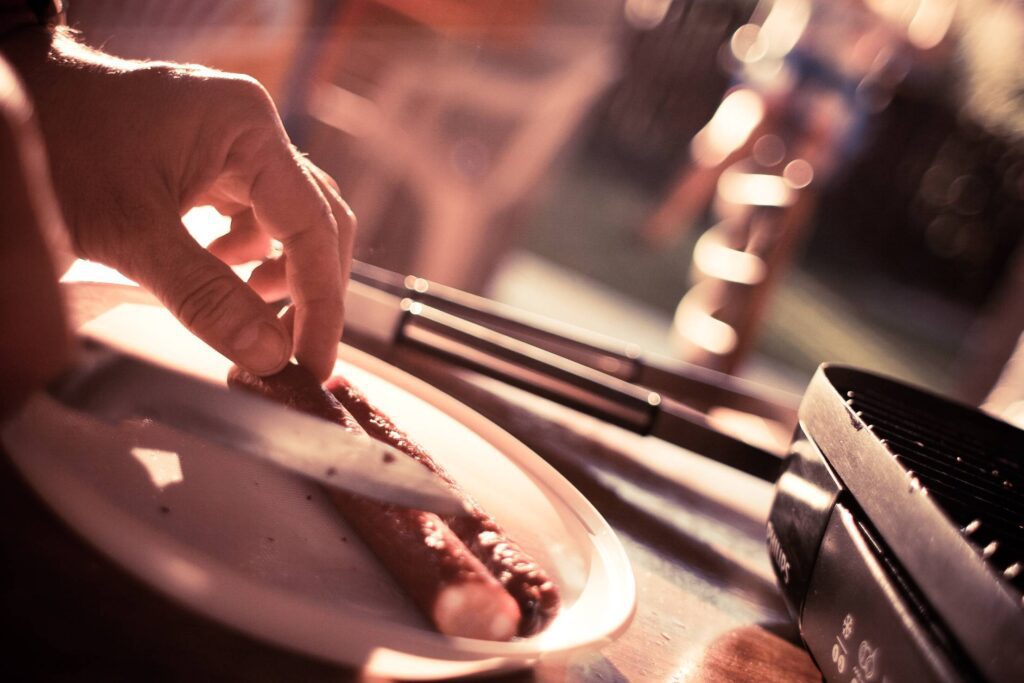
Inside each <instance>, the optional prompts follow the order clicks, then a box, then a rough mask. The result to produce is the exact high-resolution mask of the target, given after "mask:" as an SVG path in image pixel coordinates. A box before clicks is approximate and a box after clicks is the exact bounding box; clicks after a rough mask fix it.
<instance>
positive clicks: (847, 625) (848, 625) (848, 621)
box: [843, 614, 853, 638]
mask: <svg viewBox="0 0 1024 683" xmlns="http://www.w3.org/2000/svg"><path fill="white" fill-rule="evenodd" d="M852 635H853V615H852V614H847V615H846V616H845V617H843V638H849V637H850V636H852Z"/></svg>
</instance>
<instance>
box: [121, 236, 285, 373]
mask: <svg viewBox="0 0 1024 683" xmlns="http://www.w3.org/2000/svg"><path fill="white" fill-rule="evenodd" d="M141 243H142V244H143V245H145V246H144V247H143V249H144V252H145V253H143V254H141V255H138V254H137V255H135V257H134V258H132V259H130V261H131V262H132V263H133V264H134V266H135V267H134V268H133V269H132V270H133V272H132V273H129V276H130V277H133V278H134V279H136V280H137V281H138V282H139V283H140V284H142V285H143V286H144V287H146V288H147V289H149V290H150V291H151V292H153V294H154V295H156V297H157V298H158V299H160V301H161V302H163V304H164V305H165V306H167V308H168V309H169V310H170V311H171V313H173V314H174V315H175V316H176V317H177V318H178V320H180V321H181V322H182V324H184V325H185V326H186V327H187V328H188V329H189V330H191V331H192V333H193V334H195V335H196V336H197V337H199V338H200V339H202V340H203V341H205V342H206V343H207V344H209V345H210V346H212V347H213V348H214V349H216V350H217V351H219V352H220V353H221V354H222V355H224V356H226V357H227V358H229V359H230V360H231V361H233V362H234V363H236V364H238V365H239V366H241V367H242V368H244V369H245V370H248V371H250V372H253V373H255V374H257V375H269V374H273V373H275V372H277V371H278V370H280V369H281V368H283V367H284V366H285V364H286V363H287V362H288V359H289V358H290V357H291V339H290V337H289V335H288V332H287V331H286V330H285V327H284V325H283V324H282V323H281V322H280V321H279V320H278V319H277V317H276V316H275V315H274V312H273V310H271V308H270V306H268V305H267V304H266V303H264V302H263V300H262V299H261V298H260V297H259V296H258V295H257V294H256V293H255V292H253V291H252V290H251V289H250V288H249V287H248V286H247V285H246V284H245V283H244V282H242V280H240V279H239V278H238V276H237V275H235V273H234V271H232V270H231V269H230V268H229V267H228V266H226V265H225V264H224V263H223V262H222V261H220V260H219V259H217V258H216V257H215V256H213V255H212V254H210V252H208V251H207V250H206V249H204V248H202V247H201V246H199V244H197V243H196V242H195V240H193V239H192V237H191V236H190V235H188V233H187V232H186V231H185V229H184V227H183V226H181V224H180V222H179V223H178V226H177V229H172V230H168V231H166V232H161V233H160V234H159V237H158V238H156V239H148V240H141Z"/></svg>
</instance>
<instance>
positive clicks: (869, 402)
mask: <svg viewBox="0 0 1024 683" xmlns="http://www.w3.org/2000/svg"><path fill="white" fill-rule="evenodd" d="M846 398H847V401H846V403H847V405H848V406H849V407H850V409H851V410H853V411H854V413H855V414H856V415H857V416H858V417H860V419H861V420H862V421H863V422H864V423H865V424H866V425H867V426H868V428H869V429H871V430H872V432H873V433H874V434H875V436H877V437H878V438H879V439H880V440H881V441H882V443H883V444H884V445H885V446H886V448H888V450H889V452H890V453H892V456H893V458H894V459H895V460H896V461H897V462H898V463H899V464H900V465H901V466H902V467H903V468H904V469H905V470H906V471H907V473H908V477H909V478H910V481H911V485H912V486H920V487H921V488H922V489H924V490H925V491H926V492H927V495H928V497H929V499H930V500H932V501H933V502H934V503H935V504H936V505H937V506H938V507H939V508H940V509H941V510H942V511H943V512H944V513H945V514H946V515H947V516H949V518H950V519H951V520H952V521H953V522H954V523H955V524H956V525H957V526H958V527H959V528H960V530H961V533H962V534H963V536H964V538H965V539H966V540H967V541H968V542H970V543H971V545H972V546H973V547H974V548H975V549H976V550H977V552H978V553H979V554H980V555H981V557H982V558H984V560H985V561H986V562H987V563H988V565H989V566H990V567H991V568H992V570H993V571H994V572H995V573H996V574H998V575H999V576H1001V577H1002V578H1003V579H1004V580H1005V581H1006V582H1007V583H1008V584H1009V585H1010V586H1013V587H1014V588H1015V589H1016V590H1017V591H1018V592H1020V593H1024V462H1022V460H1024V438H1022V437H1021V436H1020V435H1019V434H1014V436H1017V438H1016V439H1007V438H1005V436H1006V433H1001V432H999V431H998V430H996V431H993V432H992V433H991V434H989V432H987V431H986V432H981V433H979V430H978V429H977V428H976V425H975V428H973V429H971V428H966V425H961V424H959V423H958V419H957V416H956V415H955V414H950V413H948V412H943V413H941V414H940V413H938V412H932V411H930V410H928V408H927V406H926V405H918V404H917V403H916V402H915V403H910V402H906V401H901V400H900V399H899V397H898V396H892V395H888V394H886V393H882V392H877V391H871V390H863V389H858V390H856V391H847V392H846ZM972 417H974V419H975V420H976V419H977V417H976V416H972ZM980 434H984V436H981V435H980Z"/></svg>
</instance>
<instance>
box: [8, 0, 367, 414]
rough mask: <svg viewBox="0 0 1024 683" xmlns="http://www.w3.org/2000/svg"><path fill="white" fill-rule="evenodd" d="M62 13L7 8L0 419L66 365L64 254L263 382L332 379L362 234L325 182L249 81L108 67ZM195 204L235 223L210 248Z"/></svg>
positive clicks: (35, 6) (113, 62) (169, 69)
mask: <svg viewBox="0 0 1024 683" xmlns="http://www.w3.org/2000/svg"><path fill="white" fill-rule="evenodd" d="M59 10H60V7H59V2H54V3H46V2H31V1H29V2H23V1H17V0H0V49H2V55H3V62H4V63H3V64H0V110H2V121H0V127H2V131H0V137H2V142H0V164H2V166H3V173H4V175H3V182H2V183H0V192H2V193H3V200H4V213H3V214H2V217H0V280H2V290H0V321H2V324H3V329H4V333H3V336H2V339H3V341H2V345H0V381H2V385H3V387H4V388H3V392H2V393H3V396H2V397H0V411H3V414H7V413H9V412H10V411H11V410H12V409H13V408H14V407H16V406H17V405H18V404H19V403H20V401H21V400H23V398H24V397H25V396H26V395H27V394H28V393H29V392H30V391H31V390H32V389H33V388H35V387H37V386H38V385H40V384H41V383H42V382H44V381H45V380H46V379H47V378H48V377H50V376H52V375H53V374H54V373H55V372H57V371H59V369H60V368H61V367H62V365H63V364H64V363H65V362H66V361H67V359H68V357H69V354H70V348H69V343H68V332H67V327H66V323H65V321H64V319H63V314H62V311H61V304H60V295H59V291H58V287H57V284H56V279H57V277H58V276H59V274H60V273H61V272H62V269H63V267H64V266H66V265H67V263H68V260H67V258H66V257H62V255H61V254H60V252H62V251H67V250H64V249H61V248H60V243H61V242H62V241H64V242H65V243H66V244H67V245H69V246H70V250H71V251H73V252H74V254H75V255H77V256H80V257H83V258H88V259H92V260H95V261H99V262H102V263H105V264H107V265H110V266H113V267H114V268H116V269H118V270H119V271H121V272H122V273H123V274H124V275H126V276H127V277H129V278H131V279H133V280H135V281H137V282H139V283H140V284H142V285H143V286H145V287H146V288H147V289H149V290H150V291H151V292H153V294H154V295H156V296H157V298H159V299H160V300H161V301H162V302H163V303H164V304H165V305H166V306H167V307H168V309H169V310H170V311H171V312H172V313H174V314H175V315H176V316H177V317H178V318H179V319H180V320H181V322H182V323H183V324H185V325H186V326H187V327H188V328H189V329H190V330H191V331H192V332H193V333H195V334H196V335H197V336H198V337H200V338H201V339H203V340H204V341H205V342H207V343H208V344H209V345H210V346H212V347H213V348H214V349H216V350H217V351H219V352H220V353H222V354H223V355H225V356H227V357H228V358H229V359H231V360H232V361H234V362H236V363H237V364H239V365H241V366H242V367H244V368H247V369H249V370H251V371H253V372H256V373H258V374H270V373H273V372H275V371H277V370H279V369H280V368H281V367H283V366H284V364H285V363H286V362H288V360H289V358H290V357H291V356H293V355H294V356H295V357H296V359H297V360H298V361H299V362H300V363H302V364H303V365H305V366H307V367H308V368H310V370H312V371H313V372H314V373H315V374H316V375H317V376H319V377H321V378H326V376H327V375H328V374H329V372H330V370H331V368H332V367H333V364H334V359H335V354H336V351H335V349H336V346H337V343H338V340H339V338H340V334H341V327H342V320H343V304H342V299H343V294H344V288H345V284H346V282H347V278H348V269H349V262H350V259H351V244H352V235H353V230H354V225H355V224H354V217H353V216H352V214H351V212H350V211H349V209H348V207H347V205H346V204H345V203H344V201H343V200H342V199H341V197H340V196H339V195H338V191H337V187H336V185H335V183H334V181H333V180H332V179H331V178H330V177H328V176H327V175H326V174H325V173H324V172H323V171H321V170H320V169H319V168H317V167H316V166H315V165H313V164H312V163H311V162H309V161H308V160H307V159H305V158H304V157H303V156H301V155H300V154H299V153H298V152H297V151H296V150H295V149H294V148H293V147H292V146H291V144H290V143H289V140H288V136H287V134H286V133H285V131H284V128H283V126H282V124H281V121H280V118H279V117H278V114H277V110H276V109H275V107H274V104H273V102H272V101H271V99H270V97H269V95H268V94H267V92H266V90H265V89H263V88H262V86H260V84H259V83H258V82H256V81H255V80H253V79H252V78H249V77H246V76H241V75H237V74H229V73H224V72H219V71H215V70H212V69H208V68H205V67H202V66H197V65H186V64H176V63H170V62H143V61H131V60H125V59H120V58H116V57H112V56H110V55H107V54H105V53H103V52H100V51H98V50H95V49H92V48H89V47H87V46H85V45H83V44H81V43H79V42H77V41H76V40H75V37H74V35H73V34H72V33H70V32H69V31H67V30H66V29H65V28H63V27H61V26H59V25H58V24H59V23H60V19H59ZM19 79H20V83H19ZM44 146H45V152H44V151H43V147H44ZM47 167H49V171H47ZM200 205H212V206H214V207H215V208H216V209H217V210H218V211H220V212H221V213H222V214H224V215H227V216H230V217H231V230H230V232H229V233H228V234H226V235H224V236H223V237H221V238H219V239H218V240H215V241H214V242H213V243H211V244H210V246H209V249H208V250H207V249H203V248H202V247H200V246H199V245H198V244H197V243H196V242H195V240H193V239H192V237H191V236H190V235H189V234H188V233H187V231H186V230H185V228H184V226H183V225H182V223H181V216H182V215H183V214H184V213H186V212H187V211H188V210H189V209H191V208H192V207H195V206H200ZM62 234H66V237H64V238H61V235H62ZM274 239H276V240H279V241H280V243H281V245H282V247H283V254H282V255H281V256H280V257H277V258H273V257H272V256H271V255H272V254H273V249H272V247H273V242H272V240H274ZM251 260H262V261H263V263H262V264H261V265H259V266H258V267H257V268H256V269H255V270H254V271H253V274H252V276H251V277H250V279H249V281H248V282H247V283H246V282H243V281H242V280H240V279H239V278H238V277H237V276H236V275H235V274H234V272H233V271H232V270H231V269H230V267H229V264H237V263H243V262H247V261H251ZM284 295H290V297H291V298H292V300H293V301H294V312H293V314H292V315H289V316H286V317H285V318H284V319H279V318H278V317H277V316H276V315H275V312H274V311H273V310H272V309H271V307H269V306H268V305H267V304H266V303H265V302H264V299H266V300H274V299H278V298H280V297H282V296H284Z"/></svg>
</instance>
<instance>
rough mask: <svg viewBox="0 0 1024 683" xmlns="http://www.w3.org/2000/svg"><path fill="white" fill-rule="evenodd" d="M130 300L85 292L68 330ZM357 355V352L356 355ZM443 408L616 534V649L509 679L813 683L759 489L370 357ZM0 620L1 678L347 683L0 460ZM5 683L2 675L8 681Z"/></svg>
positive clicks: (417, 368)
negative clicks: (489, 435)
mask: <svg viewBox="0 0 1024 683" xmlns="http://www.w3.org/2000/svg"><path fill="white" fill-rule="evenodd" d="M114 292H116V298H117V299H118V300H124V299H125V297H126V296H127V297H128V298H131V299H135V300H138V301H145V300H147V299H148V296H147V295H145V294H144V293H143V292H136V293H134V294H131V295H126V294H125V293H124V290H120V289H118V290H115V289H110V290H108V291H106V292H104V291H103V290H102V288H101V289H100V290H95V291H92V292H90V293H89V294H88V295H87V296H84V297H79V298H78V299H77V300H76V301H74V302H73V305H72V311H73V314H74V317H75V318H77V319H78V320H83V319H88V318H90V317H93V316H95V315H96V314H98V313H99V312H100V311H102V310H103V309H105V308H107V307H109V306H110V305H111V304H112V303H114V301H113V300H112V298H111V297H112V296H113V295H114V294H113V293H114ZM363 346H366V345H365V344H363ZM370 350H373V351H376V352H378V353H379V355H382V356H384V357H386V358H387V359H388V360H390V361H391V362H393V363H395V364H396V365H399V366H400V367H403V368H405V369H407V370H409V371H411V372H414V373H415V374H418V375H420V376H422V377H424V378H425V379H427V380H428V381H430V382H431V383H433V384H435V385H437V386H438V387H439V388H441V389H443V390H445V391H448V392H449V393H452V394H454V395H456V396H457V397H458V398H460V399H461V400H463V401H464V402H466V403H468V404H469V405H471V406H473V407H474V408H475V409H477V410H478V411H480V412H481V413H482V414H484V415H485V416H487V417H489V418H491V419H492V420H494V421H496V422H497V423H498V424H500V425H501V426H503V427H504V428H505V429H507V430H508V431H510V432H511V433H512V434H514V435H516V436H517V437H518V438H520V439H521V440H522V441H524V443H526V444H527V445H528V446H530V447H531V448H533V449H534V450H535V451H536V452H537V453H539V454H540V455H542V456H543V457H545V458H546V459H547V460H548V461H549V462H551V464H552V465H554V466H555V467H556V468H557V469H558V470H559V471H560V472H561V473H562V474H563V475H564V476H565V477H567V478H568V479H569V480H570V481H572V482H573V484H574V485H575V486H576V487H577V488H578V489H579V490H580V491H581V492H582V493H583V494H584V495H586V496H587V498H588V499H590V501H591V502H592V503H593V504H594V505H595V506H596V507H597V509H598V510H599V511H600V512H601V513H602V514H603V515H604V517H605V518H606V519H607V520H608V521H609V523H611V525H612V526H613V527H614V528H615V530H616V532H617V533H618V534H619V536H620V538H621V540H622V542H623V544H624V546H625V548H626V551H627V553H628V554H629V557H630V559H631V561H632V563H633V567H634V571H635V573H636V578H637V584H638V607H637V613H636V617H635V619H634V621H633V623H632V624H631V626H630V627H629V629H628V630H627V631H626V632H625V633H624V634H623V635H622V636H621V637H620V638H619V639H617V640H616V641H614V642H611V643H608V644H606V645H604V646H603V647H599V648H595V649H593V650H590V651H586V652H584V653H582V654H575V655H572V656H570V657H568V658H566V659H555V660H552V661H548V660H543V661H542V662H541V663H540V664H539V665H537V666H536V667H535V668H534V669H532V670H529V671H522V672H516V673H513V674H505V675H503V676H501V677H500V680H509V681H525V680H536V681H591V680H593V681H605V682H614V681H751V682H753V681H757V682H759V683H760V682H764V681H795V682H799V681H818V680H820V678H821V677H820V674H819V673H818V671H817V669H816V668H815V666H814V664H813V662H812V661H811V659H810V657H809V656H808V654H807V653H806V651H805V650H804V649H803V648H802V647H801V646H800V645H799V644H798V643H799V639H798V637H797V635H796V632H795V628H794V626H793V624H792V620H791V619H790V617H789V615H788V614H787V612H786V609H785V607H784V605H783V603H782V600H781V597H780V594H779V592H778V590H777V588H776V586H775V580H774V577H773V576H772V573H771V569H770V567H769V563H768V557H767V553H766V551H765V548H764V520H765V518H766V516H767V511H768V507H769V505H770V502H771V493H772V492H771V487H770V486H769V485H767V484H765V483H763V482H760V481H757V480H754V479H752V478H750V477H747V476H745V475H742V474H739V473H737V472H734V471H732V470H729V469H727V468H725V467H722V466H720V465H717V464H715V463H712V462H710V461H708V460H706V459H704V458H701V457H700V456H697V455H695V454H693V453H689V452H687V451H684V450H682V449H679V448H676V447H673V446H670V445H668V444H665V443H663V442H660V441H657V440H655V439H651V438H648V437H639V436H636V435H634V434H630V433H627V432H624V431H622V430H620V429H617V428H614V427H611V426H609V425H606V424H602V423H600V422H598V421H596V420H593V419H590V418H587V417H585V416H582V415H580V414H578V413H575V412H573V411H570V410H568V409H564V408H562V407H560V406H557V405H554V404H551V403H549V402H547V401H544V400H542V399H538V398H536V397H534V396H531V395H529V394H527V393H525V392H521V391H518V390H515V389H512V388H509V387H507V386H505V385H502V384H500V383H498V382H495V381H493V380H489V379H487V378H483V377H480V376H478V375H475V374H473V373H471V372H468V371H460V370H455V369H453V368H451V367H449V366H447V365H445V364H444V363H442V362H440V361H437V360H435V359H432V358H428V357H425V356H422V355H417V354H415V353H413V352H402V353H395V352H394V350H388V349H380V348H377V349H370ZM0 470H2V473H0V528H2V529H3V533H2V545H0V547H2V548H3V558H2V559H3V562H2V566H3V569H2V578H3V580H2V581H0V586H2V589H0V590H2V592H3V609H4V613H5V615H6V621H7V623H8V624H9V625H12V626H16V629H15V633H16V635H15V637H14V638H13V640H9V641H8V642H7V647H5V650H6V653H5V657H4V658H2V659H0V674H2V673H9V674H13V673H14V672H15V671H18V670H19V669H20V668H21V667H26V666H27V667H28V670H29V671H34V672H35V673H36V676H35V678H42V679H54V678H61V679H73V680H80V679H83V678H84V679H89V680H92V679H103V680H111V679H113V680H124V679H137V678H143V677H145V678H146V679H152V678H157V679H168V680H178V679H184V678H189V679H204V680H205V679H211V678H212V679H245V680H253V679H256V680H282V679H284V680H314V681H315V680H348V679H354V678H361V677H360V676H359V672H358V671H353V670H347V669H343V668H339V667H337V666H335V665H331V664H328V663H325V662H320V661H316V660H312V659H309V658H306V657H303V656H300V655H297V654H295V653H291V652H287V651H284V650H281V649H278V648H276V647H273V646H269V645H266V644H264V643H261V642H258V641H256V640H254V639H252V638H250V637H248V636H245V635H243V634H240V633H237V632H235V631H232V630H230V629H228V628H225V627H222V626H220V625H218V624H215V623H213V622H210V621H208V620H206V619H205V618H203V617H201V616H199V615H197V614H194V613H192V612H190V611H187V610H186V609H184V608H182V607H179V606H178V605H177V604H175V603H172V602H171V601H169V600H167V599H166V598H163V597H162V596H159V595H156V594H154V593H152V592H151V591H150V590H149V589H148V588H147V587H146V586H144V585H143V584H141V583H139V582H138V581H137V580H136V579H134V578H132V577H130V576H129V575H127V574H126V573H125V572H124V571H123V570H121V569H120V568H119V567H117V566H115V565H113V564H112V563H111V562H109V561H108V560H106V559H105V558H104V557H102V556H101V555H99V554H98V553H97V552H96V551H94V550H93V549H92V548H91V547H89V546H88V545H87V544H85V543H84V542H83V541H82V540H81V539H79V538H78V537H77V536H76V535H75V534H74V533H73V532H71V531H70V530H69V529H68V528H67V527H66V526H64V524H63V523H62V522H61V521H59V520H58V519H57V518H55V517H54V516H53V515H52V513H50V511H49V510H48V509H47V508H46V506H45V505H43V504H42V503H41V502H40V501H39V500H38V499H37V498H36V497H35V494H34V493H33V492H32V491H31V490H29V489H28V488H27V487H26V486H25V484H24V483H23V482H22V480H21V478H20V475H18V473H17V472H16V471H15V470H14V469H13V467H12V466H11V464H10V463H9V461H8V460H7V458H6V456H4V457H2V458H0ZM7 678H8V679H10V676H8V677H7Z"/></svg>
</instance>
